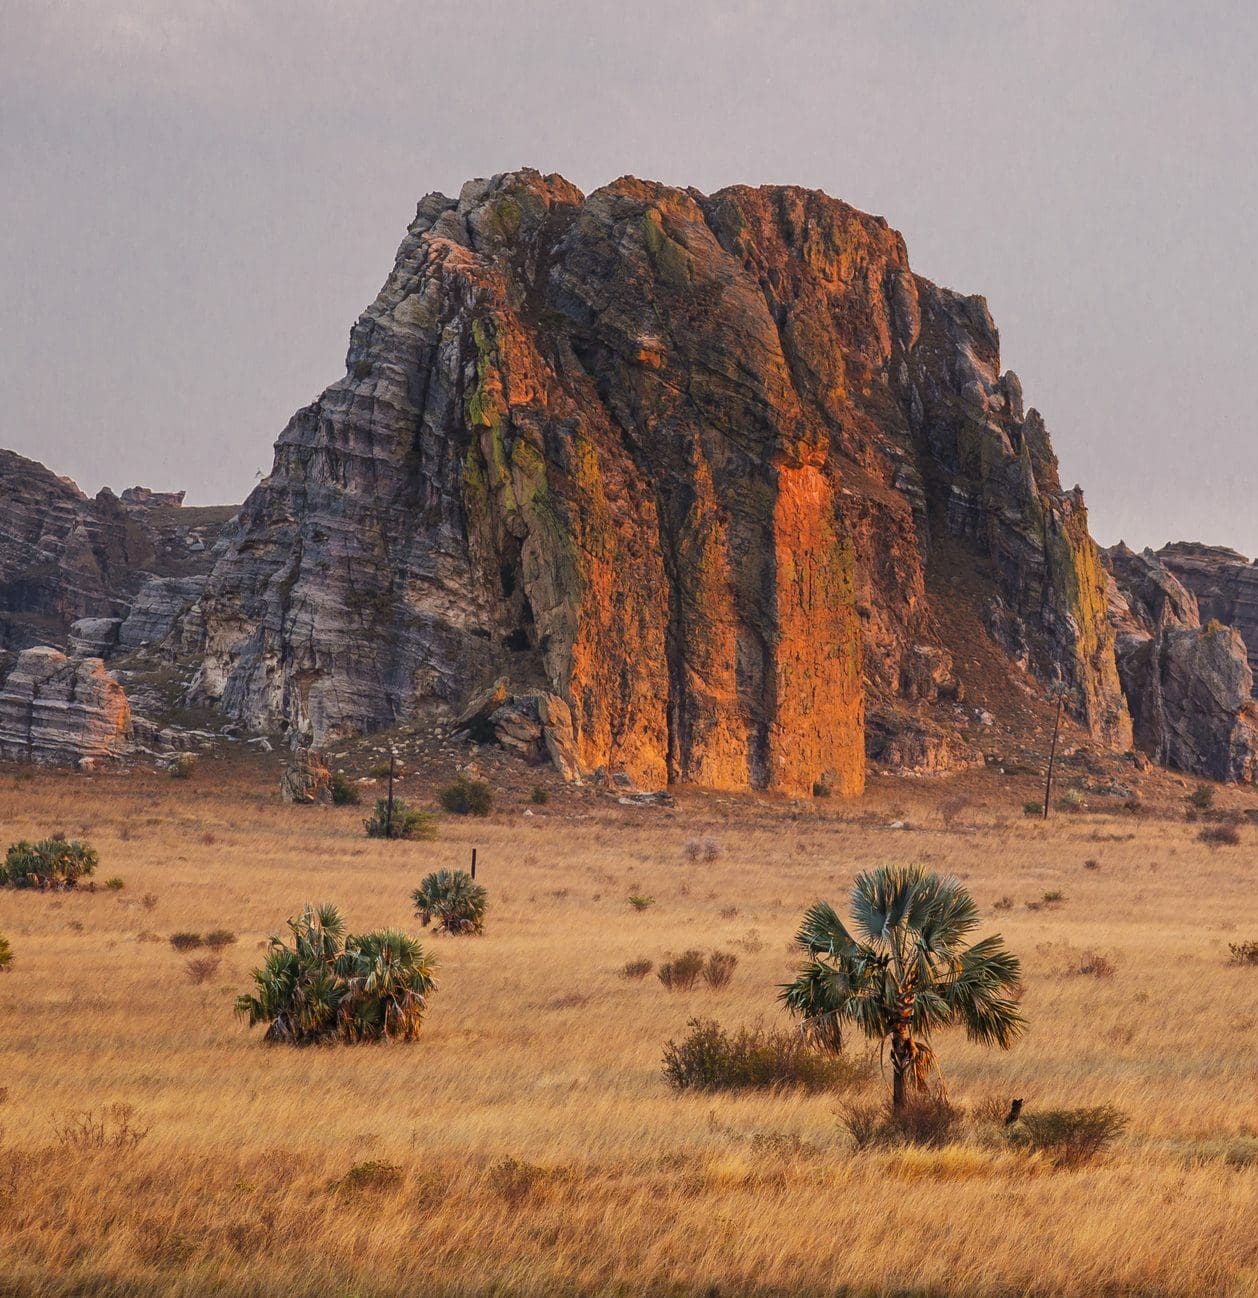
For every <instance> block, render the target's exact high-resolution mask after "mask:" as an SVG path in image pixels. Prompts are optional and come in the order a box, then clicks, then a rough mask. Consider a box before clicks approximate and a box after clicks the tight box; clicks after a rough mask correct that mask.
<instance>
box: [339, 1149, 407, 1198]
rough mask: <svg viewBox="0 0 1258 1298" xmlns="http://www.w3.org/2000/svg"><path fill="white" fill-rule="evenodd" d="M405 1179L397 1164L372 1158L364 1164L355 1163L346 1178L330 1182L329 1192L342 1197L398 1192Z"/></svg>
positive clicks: (341, 1177)
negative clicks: (385, 1191)
mask: <svg viewBox="0 0 1258 1298" xmlns="http://www.w3.org/2000/svg"><path fill="white" fill-rule="evenodd" d="M405 1179H406V1174H405V1172H403V1171H402V1169H401V1168H400V1167H399V1166H398V1165H397V1164H396V1163H385V1162H382V1161H381V1160H379V1159H375V1158H372V1159H368V1160H367V1161H366V1162H364V1163H355V1164H354V1166H353V1167H351V1168H350V1169H349V1171H348V1172H346V1173H345V1175H344V1176H340V1177H337V1178H336V1180H334V1181H329V1182H328V1192H329V1193H331V1194H340V1195H352V1194H362V1193H365V1192H366V1193H373V1192H374V1193H379V1192H380V1191H382V1190H396V1189H397V1188H398V1187H399V1186H400V1185H401V1184H402V1182H403V1181H404V1180H405Z"/></svg>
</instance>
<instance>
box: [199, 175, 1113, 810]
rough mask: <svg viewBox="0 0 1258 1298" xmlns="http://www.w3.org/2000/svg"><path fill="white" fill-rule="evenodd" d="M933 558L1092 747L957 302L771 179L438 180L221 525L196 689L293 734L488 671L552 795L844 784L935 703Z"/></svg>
mask: <svg viewBox="0 0 1258 1298" xmlns="http://www.w3.org/2000/svg"><path fill="white" fill-rule="evenodd" d="M944 536H947V537H950V538H955V540H956V541H957V543H958V544H959V545H960V547H961V552H962V553H963V554H964V555H965V556H966V557H965V562H966V563H967V564H972V565H973V567H974V569H975V572H976V574H977V576H976V581H977V582H978V583H979V585H980V586H981V588H982V590H983V593H984V603H985V616H986V617H987V620H988V625H989V627H990V632H991V634H992V635H993V636H994V637H995V638H997V639H998V640H999V642H1000V643H1001V645H1002V646H1003V647H1004V648H1005V650H1006V651H1007V654H1008V656H1009V658H1011V659H1012V660H1014V661H1015V662H1016V663H1017V664H1018V665H1020V666H1021V667H1023V668H1025V669H1027V670H1029V672H1030V673H1031V674H1032V675H1033V676H1035V677H1038V678H1039V679H1041V680H1046V681H1047V680H1055V679H1060V680H1062V681H1064V683H1065V684H1066V685H1067V686H1069V687H1070V690H1071V695H1070V697H1071V699H1072V706H1073V707H1074V709H1075V711H1076V713H1077V715H1078V716H1079V717H1080V719H1081V720H1083V721H1084V722H1085V723H1086V724H1087V725H1088V726H1089V727H1090V729H1091V730H1092V731H1093V733H1094V734H1095V735H1096V736H1097V737H1098V738H1099V739H1101V740H1102V741H1103V742H1107V743H1112V744H1116V745H1118V746H1122V747H1125V746H1126V745H1127V744H1128V743H1129V742H1130V725H1129V720H1128V717H1127V713H1126V709H1125V707H1124V704H1123V699H1122V695H1121V691H1120V688H1119V683H1118V677H1117V671H1116V667H1115V663H1114V655H1113V636H1112V631H1111V629H1110V627H1109V624H1108V622H1107V619H1106V616H1105V613H1106V606H1105V578H1104V574H1103V572H1102V570H1101V568H1100V565H1099V562H1098V557H1097V552H1096V549H1095V547H1094V545H1093V543H1092V541H1091V539H1090V538H1089V536H1088V532H1087V521H1086V514H1085V512H1084V508H1083V503H1082V499H1081V497H1080V495H1079V493H1078V492H1077V490H1076V491H1075V492H1063V491H1062V490H1061V488H1060V484H1059V482H1058V479H1057V469H1056V463H1055V460H1054V458H1053V455H1052V451H1051V449H1050V447H1049V443H1048V438H1047V435H1046V433H1045V431H1044V426H1043V423H1042V421H1041V420H1040V418H1039V416H1038V415H1037V414H1036V413H1035V412H1034V411H1027V412H1025V413H1024V411H1023V407H1022V396H1021V390H1020V387H1019V385H1018V382H1017V380H1016V378H1015V377H1014V376H1013V375H1010V374H1004V375H1002V374H1001V372H1000V365H999V354H998V342H997V335H996V331H995V328H994V326H993V324H992V321H991V318H990V316H989V315H988V312H987V308H986V305H985V303H984V302H983V301H982V299H981V298H967V297H962V296H959V295H957V294H954V293H950V292H948V291H947V290H943V289H939V288H937V287H936V286H935V285H933V284H931V283H929V282H928V281H926V280H924V279H922V278H921V277H919V276H916V275H914V274H913V272H912V271H911V269H910V267H909V264H908V258H907V254H906V251H905V248H904V243H903V240H902V239H901V237H900V236H899V235H898V234H897V233H896V232H895V231H893V230H891V229H890V228H889V227H888V226H887V224H886V223H885V222H884V221H882V220H881V219H878V218H874V217H870V216H867V215H865V214H863V213H860V212H857V211H855V210H854V209H852V208H850V207H848V206H846V205H845V204H843V203H840V202H836V201H834V200H832V199H830V198H827V197H826V196H825V195H822V194H819V193H815V192H811V191H807V190H801V189H792V188H763V189H744V188H735V189H728V190H723V191H721V192H720V193H717V194H714V195H711V196H706V195H703V194H700V193H698V192H696V191H693V190H681V189H674V188H669V187H666V186H663V185H658V184H652V183H648V182H643V181H638V180H634V179H631V178H626V179H622V180H620V181H617V182H615V183H614V184H612V185H609V186H607V187H605V188H603V189H600V190H598V191H596V192H595V193H593V194H591V195H589V196H588V197H586V196H584V195H582V194H581V193H580V192H579V191H577V190H576V189H575V188H574V187H573V186H572V185H570V184H568V183H567V182H566V181H564V180H562V179H561V178H559V177H556V176H541V175H539V174H538V173H536V172H532V171H522V172H517V173H512V174H509V175H504V176H499V177H495V178H494V179H493V180H488V181H474V182H470V183H469V184H468V185H466V186H465V187H464V189H463V191H462V194H461V195H460V197H459V198H458V199H457V200H455V199H451V198H447V197H445V196H443V195H431V196H429V197H428V198H426V199H424V200H423V202H421V203H420V205H419V209H418V211H417V213H416V218H415V221H414V222H413V224H412V225H411V227H410V230H409V232H408V234H407V237H406V239H405V240H404V241H403V243H402V246H401V248H400V249H399V252H398V256H397V261H396V264H395V266H394V268H393V272H392V273H391V275H390V276H389V278H388V280H387V282H386V283H385V285H384V288H383V289H382V290H381V292H380V295H379V296H378V298H377V299H376V301H375V302H374V303H373V304H372V306H371V307H370V308H369V309H368V310H367V311H366V312H365V313H364V315H363V316H362V317H361V318H360V319H359V320H358V322H357V324H356V325H355V326H354V329H353V331H352V334H351V338H350V347H349V353H348V357H347V368H346V373H345V375H344V376H343V377H342V378H341V379H340V380H338V381H337V382H335V383H333V384H332V385H331V386H330V387H329V388H328V389H327V390H326V391H325V392H324V393H323V394H322V395H321V396H320V397H319V398H318V400H317V401H315V402H314V404H313V405H311V406H309V407H307V408H306V409H304V410H302V411H300V412H299V413H298V414H297V415H296V416H294V418H293V420H292V421H291V423H290V424H289V426H288V427H287V428H286V429H285V431H284V433H283V434H282V435H281V437H280V439H279V442H278V444H277V446H276V456H275V464H274V468H273V470H272V472H271V474H270V476H269V477H268V478H267V479H266V480H265V481H264V482H263V483H262V484H261V485H260V486H259V487H258V488H257V489H256V490H255V491H254V492H253V494H252V495H251V496H250V498H249V500H248V501H247V502H246V504H245V506H244V508H243V509H242V511H241V513H240V515H239V517H238V519H237V520H236V522H235V524H234V525H233V526H232V528H231V529H229V534H228V543H227V548H226V550H225V552H224V553H223V554H222V556H221V557H220V558H219V560H218V562H217V563H216V565H215V567H214V570H213V572H212V574H211V576H210V579H209V582H208V585H207V588H206V591H205V594H204V596H203V598H202V601H201V604H200V606H199V609H198V619H197V624H196V632H197V634H198V635H199V636H200V637H201V643H202V648H203V666H202V670H201V675H200V680H199V685H198V689H199V694H200V697H202V698H203V699H208V700H210V701H214V702H217V703H219V704H221V706H222V707H223V708H224V709H226V710H227V711H228V712H229V713H231V714H232V715H233V716H235V717H237V718H240V719H242V720H244V721H246V722H247V723H250V724H252V725H255V726H259V727H269V726H280V727H282V728H286V729H288V730H289V731H290V732H291V733H292V734H294V735H295V736H300V737H302V738H303V739H305V740H307V741H312V742H315V743H318V744H322V743H324V742H325V741H326V740H328V739H329V738H332V737H335V736H338V735H342V734H346V733H351V732H357V731H361V730H365V729H373V728H378V727H383V726H387V725H390V724H393V723H395V722H397V721H400V720H405V719H410V718H413V717H416V716H420V715H423V714H424V713H426V712H429V711H433V710H445V709H448V708H452V707H457V706H458V705H461V704H463V703H465V702H466V700H467V699H468V698H469V697H470V696H471V695H473V694H475V693H476V692H477V691H478V690H481V689H484V688H486V687H487V686H489V685H490V684H491V683H492V682H494V681H496V680H498V679H500V678H506V679H507V680H508V681H509V682H510V687H511V693H512V695H513V696H532V695H542V694H544V695H547V696H549V697H551V698H554V699H555V700H557V701H560V702H562V703H563V704H564V705H565V706H566V710H567V711H568V712H569V713H570V717H571V720H570V734H568V735H567V736H566V738H565V742H566V743H567V744H568V745H569V746H570V749H571V751H572V752H573V753H574V754H575V756H576V760H577V761H578V763H579V765H580V766H581V768H582V769H584V770H591V769H594V768H598V767H605V768H609V769H615V770H623V771H625V772H627V773H628V774H629V775H630V776H631V777H632V778H633V779H635V780H637V781H638V782H640V783H643V784H646V785H660V784H663V783H664V782H666V781H677V780H681V781H694V782H696V783H700V784H704V785H709V786H715V787H723V788H744V787H749V786H750V787H759V788H768V789H779V790H782V791H786V792H791V793H800V792H808V791H809V790H811V788H812V787H813V785H814V784H817V783H819V782H820V783H824V784H825V785H826V786H827V787H831V788H833V789H835V791H836V792H855V791H858V790H859V789H860V788H861V785H862V782H863V778H864V766H865V735H864V732H865V723H864V714H865V709H866V707H867V706H871V707H880V706H881V704H880V702H879V701H880V700H883V701H886V700H895V701H896V705H897V706H899V703H900V702H901V701H903V700H910V701H912V702H913V706H915V707H928V706H929V705H930V704H931V703H932V702H934V701H935V700H936V699H937V698H938V697H940V696H941V695H940V683H941V682H942V683H943V687H944V689H943V692H944V694H947V692H948V684H947V683H948V682H949V681H950V680H951V654H950V650H949V647H948V646H947V645H944V644H941V643H940V638H939V634H938V630H937V628H936V623H935V619H934V618H933V616H932V610H931V603H930V600H929V598H928V596H927V593H926V592H927V581H926V577H927V572H928V567H929V565H930V563H931V561H932V553H933V552H934V550H935V548H936V542H937V540H938V539H939V538H940V537H944ZM185 638H186V633H185ZM932 655H933V657H932ZM1012 670H1016V668H1014V669H1012ZM950 697H955V693H954V694H953V695H951V696H950Z"/></svg>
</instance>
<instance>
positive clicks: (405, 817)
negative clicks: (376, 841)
mask: <svg viewBox="0 0 1258 1298" xmlns="http://www.w3.org/2000/svg"><path fill="white" fill-rule="evenodd" d="M363 826H364V828H365V829H366V830H367V837H368V838H406V839H431V838H436V837H437V814H436V812H433V811H420V810H419V809H418V808H416V807H411V806H409V805H408V804H407V803H405V802H403V801H402V799H401V798H394V799H393V801H392V802H390V801H389V799H388V798H377V799H376V809H375V811H374V812H373V813H372V814H371V815H370V816H369V817H368V818H367V819H366V820H364V821H363Z"/></svg>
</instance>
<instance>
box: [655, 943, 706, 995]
mask: <svg viewBox="0 0 1258 1298" xmlns="http://www.w3.org/2000/svg"><path fill="white" fill-rule="evenodd" d="M706 964H707V960H706V959H705V957H704V954H703V952H702V951H693V950H692V951H683V952H682V953H681V955H679V956H674V957H673V959H671V960H666V961H665V962H664V963H663V964H662V965H660V968H659V972H658V973H657V974H656V977H657V978H658V979H659V980H660V982H662V983H663V984H664V986H665V987H667V988H668V990H669V991H670V992H688V991H689V990H690V989H691V988H692V987H693V986H694V985H695V983H697V982H698V981H699V979H700V978H701V977H703V970H704V967H705V966H706Z"/></svg>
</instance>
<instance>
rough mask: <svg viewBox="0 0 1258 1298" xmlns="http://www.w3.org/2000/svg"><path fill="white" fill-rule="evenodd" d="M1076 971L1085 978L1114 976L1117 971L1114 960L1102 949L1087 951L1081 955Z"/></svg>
mask: <svg viewBox="0 0 1258 1298" xmlns="http://www.w3.org/2000/svg"><path fill="white" fill-rule="evenodd" d="M1075 972H1076V973H1078V974H1082V975H1083V976H1084V977H1085V978H1112V977H1113V976H1114V973H1115V969H1114V962H1113V961H1112V960H1111V959H1110V958H1109V956H1107V955H1104V954H1102V953H1101V952H1100V951H1085V952H1084V953H1083V954H1082V955H1081V956H1080V957H1079V963H1078V965H1077V966H1076V967H1075Z"/></svg>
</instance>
